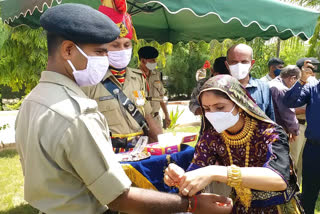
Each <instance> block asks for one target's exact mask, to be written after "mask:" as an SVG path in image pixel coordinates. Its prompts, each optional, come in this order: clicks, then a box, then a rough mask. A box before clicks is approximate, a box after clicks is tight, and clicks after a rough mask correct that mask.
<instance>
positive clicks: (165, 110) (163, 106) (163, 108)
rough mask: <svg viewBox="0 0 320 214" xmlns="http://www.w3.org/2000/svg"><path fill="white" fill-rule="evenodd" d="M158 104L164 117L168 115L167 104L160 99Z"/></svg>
mask: <svg viewBox="0 0 320 214" xmlns="http://www.w3.org/2000/svg"><path fill="white" fill-rule="evenodd" d="M160 106H161V108H162V111H163V113H164V115H165V116H166V117H169V112H168V109H167V105H166V104H165V103H164V102H163V101H162V102H160Z"/></svg>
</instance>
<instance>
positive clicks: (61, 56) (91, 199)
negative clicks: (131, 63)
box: [15, 4, 231, 214]
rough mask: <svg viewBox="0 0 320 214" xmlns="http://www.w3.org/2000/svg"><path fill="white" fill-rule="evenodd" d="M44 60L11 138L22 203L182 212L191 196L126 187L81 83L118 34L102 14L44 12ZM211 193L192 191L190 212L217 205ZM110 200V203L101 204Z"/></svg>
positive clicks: (96, 74)
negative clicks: (194, 193)
mask: <svg viewBox="0 0 320 214" xmlns="http://www.w3.org/2000/svg"><path fill="white" fill-rule="evenodd" d="M40 23H41V25H42V27H43V28H44V29H45V30H47V32H48V34H47V40H48V55H49V56H48V65H47V71H43V72H42V74H41V79H40V82H39V84H38V85H37V86H36V87H35V88H34V89H33V90H32V91H31V93H30V94H29V95H28V97H27V98H26V99H25V100H24V102H23V104H22V106H21V108H20V111H19V114H18V116H17V120H16V126H15V127H16V143H17V149H18V152H19V154H20V158H21V164H22V168H23V173H24V178H25V180H24V191H25V192H24V195H25V200H26V201H27V202H28V203H29V204H31V205H32V206H33V207H35V208H37V209H39V210H40V211H41V212H45V213H47V214H66V213H67V214H101V213H104V212H105V211H106V210H107V209H108V207H109V208H111V209H114V210H119V211H123V212H127V213H154V212H158V213H172V212H184V211H186V210H187V209H189V210H190V209H192V208H194V207H195V200H193V199H188V198H183V197H180V196H178V195H174V194H165V193H159V192H155V191H150V190H143V189H139V188H133V187H130V185H131V182H130V180H129V179H128V177H127V176H126V174H125V173H124V171H123V170H122V168H121V165H120V164H119V163H118V162H117V161H116V156H115V154H114V153H113V151H112V147H111V143H110V137H109V130H108V127H107V123H106V121H105V118H104V116H103V115H102V114H101V113H99V111H98V109H97V103H96V102H95V101H94V100H90V99H88V98H87V97H86V96H85V94H84V93H83V92H82V90H81V89H80V87H79V86H88V85H94V84H97V83H98V82H100V80H101V79H102V78H103V76H104V74H105V73H106V71H107V68H108V58H107V46H108V45H107V43H108V42H110V41H112V40H114V39H116V38H117V37H118V35H119V29H118V28H117V26H116V25H115V24H114V23H113V22H112V21H111V20H110V19H109V18H108V17H107V16H105V15H103V14H101V13H100V12H98V11H96V10H94V9H92V8H91V7H88V6H85V5H80V4H62V5H59V6H56V7H53V8H50V9H48V10H47V11H46V12H45V13H44V14H43V15H42V16H41V19H40ZM223 200H226V199H223V198H221V197H216V196H212V195H211V196H205V195H200V196H198V203H199V202H200V205H198V206H197V209H196V212H198V213H203V212H207V211H210V210H211V212H215V211H216V210H218V212H219V210H220V211H221V212H222V213H225V212H226V211H230V209H231V206H228V208H224V209H222V208H219V206H217V204H216V203H213V202H212V201H223ZM106 205H108V207H107V206H106Z"/></svg>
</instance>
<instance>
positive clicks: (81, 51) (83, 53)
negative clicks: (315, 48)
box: [75, 45, 88, 59]
mask: <svg viewBox="0 0 320 214" xmlns="http://www.w3.org/2000/svg"><path fill="white" fill-rule="evenodd" d="M75 46H76V48H77V49H78V51H79V52H80V53H81V54H82V55H83V56H85V57H86V58H87V59H88V55H87V54H86V53H85V52H84V51H83V50H81V48H79V46H78V45H75Z"/></svg>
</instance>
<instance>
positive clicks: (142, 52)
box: [138, 46, 171, 127]
mask: <svg viewBox="0 0 320 214" xmlns="http://www.w3.org/2000/svg"><path fill="white" fill-rule="evenodd" d="M138 55H139V60H140V66H139V68H140V70H141V71H142V72H143V76H144V78H145V79H146V81H147V82H146V84H147V86H146V88H147V93H148V98H149V99H150V104H151V107H152V113H151V115H152V116H153V118H154V119H155V120H156V121H157V123H158V125H160V126H161V117H160V114H159V111H160V107H161V108H162V111H163V113H164V115H165V124H164V127H168V126H169V125H170V123H171V120H170V116H169V113H168V110H167V105H166V104H165V103H164V101H163V98H164V95H165V92H166V91H165V89H164V87H163V84H162V74H161V72H158V71H156V67H157V62H156V59H157V57H158V55H159V52H158V51H157V49H155V48H154V47H151V46H145V47H142V48H140V49H139V51H138Z"/></svg>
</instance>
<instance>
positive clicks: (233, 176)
mask: <svg viewBox="0 0 320 214" xmlns="http://www.w3.org/2000/svg"><path fill="white" fill-rule="evenodd" d="M227 171H228V175H227V185H228V186H230V187H233V188H234V189H235V190H236V194H237V196H238V197H239V199H240V202H241V203H242V204H243V205H244V206H245V208H246V210H247V211H248V209H249V207H250V205H251V200H252V193H251V189H249V188H246V187H243V186H242V176H241V169H240V167H238V166H236V165H231V166H228V168H227Z"/></svg>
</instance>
